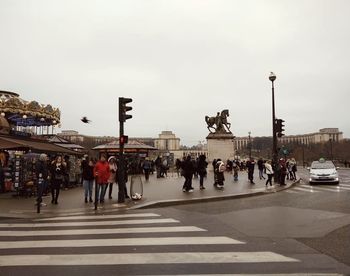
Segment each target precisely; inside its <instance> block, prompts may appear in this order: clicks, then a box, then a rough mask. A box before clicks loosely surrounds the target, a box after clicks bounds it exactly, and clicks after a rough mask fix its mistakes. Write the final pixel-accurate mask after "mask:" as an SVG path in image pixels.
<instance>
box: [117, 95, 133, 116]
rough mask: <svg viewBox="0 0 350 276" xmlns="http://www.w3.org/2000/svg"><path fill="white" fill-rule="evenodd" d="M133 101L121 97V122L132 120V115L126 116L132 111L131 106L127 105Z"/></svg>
mask: <svg viewBox="0 0 350 276" xmlns="http://www.w3.org/2000/svg"><path fill="white" fill-rule="evenodd" d="M131 102H132V99H130V98H122V97H119V122H125V121H126V120H128V119H131V118H132V115H130V114H126V112H128V111H130V110H132V107H131V106H127V105H126V104H128V103H131Z"/></svg>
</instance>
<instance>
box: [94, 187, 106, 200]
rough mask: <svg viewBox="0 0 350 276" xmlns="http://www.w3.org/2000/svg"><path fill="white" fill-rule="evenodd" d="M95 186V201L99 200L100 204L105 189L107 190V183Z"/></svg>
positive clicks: (103, 198)
mask: <svg viewBox="0 0 350 276" xmlns="http://www.w3.org/2000/svg"><path fill="white" fill-rule="evenodd" d="M96 185H97V199H98V200H100V202H104V200H105V194H106V189H107V183H103V184H96Z"/></svg>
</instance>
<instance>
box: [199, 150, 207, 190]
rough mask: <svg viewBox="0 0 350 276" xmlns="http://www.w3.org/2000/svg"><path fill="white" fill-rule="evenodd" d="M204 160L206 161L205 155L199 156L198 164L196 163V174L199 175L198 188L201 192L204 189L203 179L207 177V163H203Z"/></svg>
mask: <svg viewBox="0 0 350 276" xmlns="http://www.w3.org/2000/svg"><path fill="white" fill-rule="evenodd" d="M205 159H206V157H205V155H204V154H202V155H200V156H199V158H198V163H197V172H198V175H199V188H200V189H201V190H204V189H205V187H204V185H203V182H204V177H205V176H206V175H207V167H208V162H207V161H205Z"/></svg>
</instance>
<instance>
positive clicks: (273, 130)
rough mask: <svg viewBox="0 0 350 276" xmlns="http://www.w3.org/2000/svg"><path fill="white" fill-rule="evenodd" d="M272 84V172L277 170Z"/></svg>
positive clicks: (273, 89) (273, 87)
mask: <svg viewBox="0 0 350 276" xmlns="http://www.w3.org/2000/svg"><path fill="white" fill-rule="evenodd" d="M271 83H272V162H273V166H274V170H275V171H276V169H277V135H276V115H275V86H274V80H273V81H271ZM274 175H275V178H274V180H275V182H278V179H277V173H275V174H274Z"/></svg>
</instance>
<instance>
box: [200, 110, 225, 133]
mask: <svg viewBox="0 0 350 276" xmlns="http://www.w3.org/2000/svg"><path fill="white" fill-rule="evenodd" d="M228 116H229V112H228V109H224V110H223V111H221V114H220V112H218V113H217V115H216V116H215V117H209V116H205V121H206V123H207V127H208V130H209V131H210V133H229V132H230V127H231V123H229V122H228V121H227V117H228ZM214 124H215V125H216V127H214ZM225 127H226V129H225ZM212 129H213V130H214V132H213V131H212Z"/></svg>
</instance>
